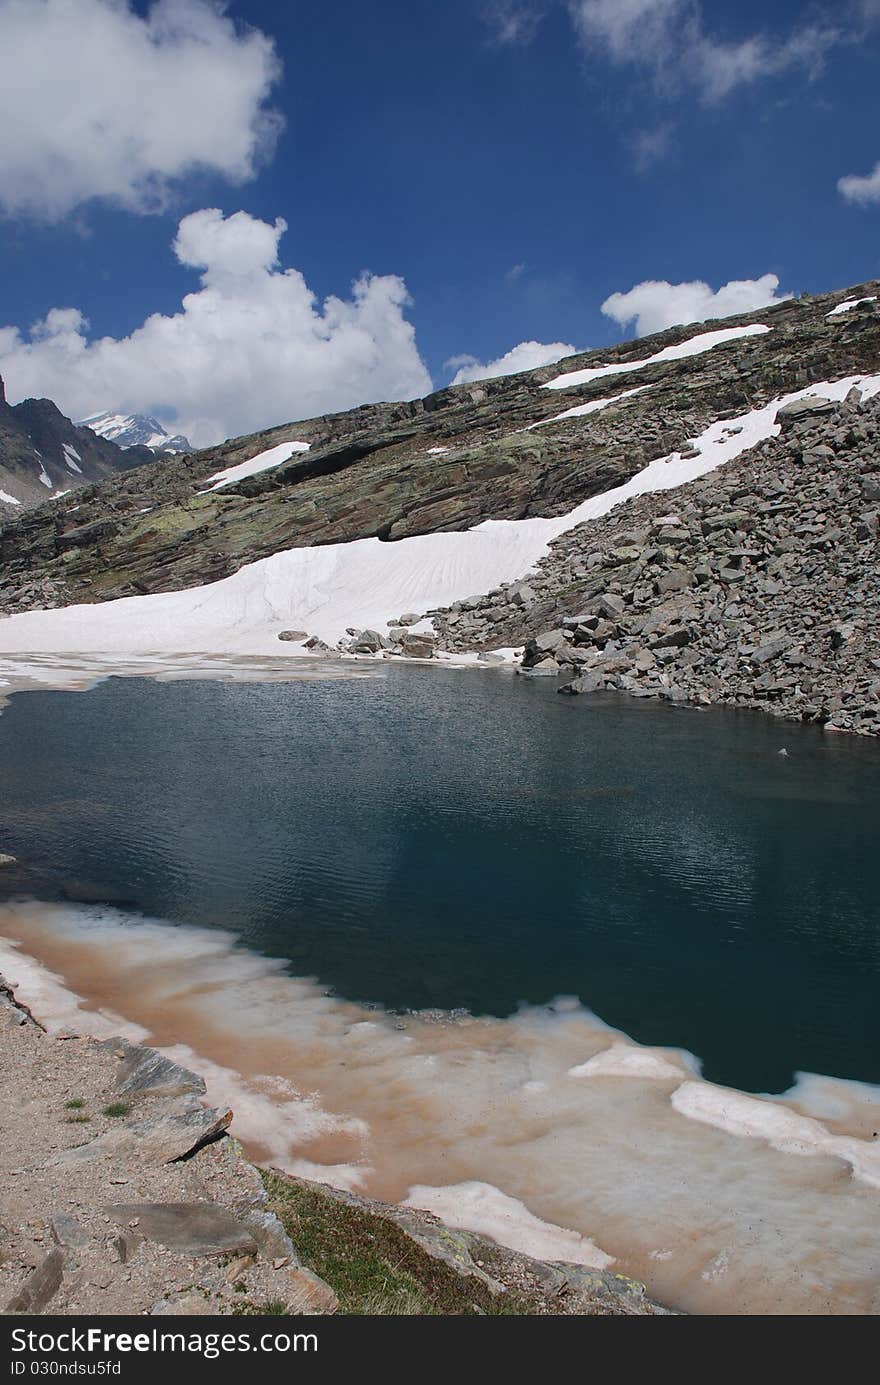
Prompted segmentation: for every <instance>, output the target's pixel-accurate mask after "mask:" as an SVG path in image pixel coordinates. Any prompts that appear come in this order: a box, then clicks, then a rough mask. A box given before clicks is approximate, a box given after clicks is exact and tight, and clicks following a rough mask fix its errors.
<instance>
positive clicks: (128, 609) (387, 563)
mask: <svg viewBox="0 0 880 1385" xmlns="http://www.w3.org/2000/svg"><path fill="white" fill-rule="evenodd" d="M854 385H855V386H858V387H859V388H860V389H861V391H862V395H863V397H871V396H872V395H875V394H878V393H880V375H873V376H863V375H851V376H847V377H846V378H845V379H842V380H836V381H833V382H819V383H816V384H813V385H809V386H807V387H806V388H805V389H802V390H798V391H796V392H795V393H793V394H788V395H783V396H782V397H781V398H779V399H776V400H774V401H772V403H770V404H767V405H766V406H765V407H764V408H762V409H754V410H751V411H750V412H748V413H745V414H741V415H740V416H739V417H738V418H733V419H723V420H719V421H717V422H715V423H713V424H711V425H710V426H709V427H708V428H707V429H706V430H705V432H704V433H702V434H701V435H700V436H699V437H698V438H694V439H692V440H691V446H692V447H693V449H694V455H693V456H689V457H686V458H685V457H682V455H681V453H679V452H673V453H671V454H670V455H669V456H667V457H660V458H657V459H656V460H655V461H653V462H650V463H649V465H648V466H646V467H645V468H644V469H643V470H642V471H640V472H638V474H637V475H635V476H633V477H632V478H631V479H630V480H629V481H627V482H625V483H624V484H623V485H621V486H616V487H614V489H612V490H609V491H606V492H605V493H604V494H603V495H597V496H593V497H592V498H591V499H589V500H586V501H584V502H583V504H581V505H578V506H577V507H576V508H575V509H574V510H571V511H570V512H569V513H568V514H567V515H561V516H558V517H556V518H552V519H537V518H536V519H524V520H486V521H484V523H482V524H480V525H478V526H477V527H476V528H474V529H469V530H465V531H462V532H452V533H437V534H423V535H418V536H416V537H413V538H407V539H401V540H399V541H398V542H396V543H382V542H381V541H380V540H379V539H376V538H370V539H358V540H355V541H354V542H351V543H338V544H323V545H320V546H318V547H314V548H291V549H287V550H286V551H284V552H280V553H276V554H274V555H273V556H272V557H270V558H263V559H260V560H259V561H258V562H255V563H250V564H248V565H247V566H245V567H243V568H241V569H240V570H239V571H238V572H237V573H234V574H233V576H231V577H227V578H224V579H223V580H221V581H219V582H213V583H211V584H210V585H208V586H204V587H193V588H190V589H189V590H187V591H180V592H164V593H160V594H156V595H153V596H133V597H123V598H121V599H119V600H117V601H108V602H104V603H101V604H97V605H85V606H68V607H64V608H62V609H57V610H52V611H28V612H23V613H22V614H20V615H14V616H8V617H6V618H5V619H4V620H0V652H2V653H12V654H23V653H37V652H42V653H52V654H58V653H69V652H77V653H80V654H96V653H97V654H134V653H139V654H157V653H163V652H164V653H169V652H175V653H183V652H187V653H191V654H195V653H201V652H204V653H212V654H249V655H261V656H262V655H267V654H274V655H276V656H288V657H297V656H300V657H302V656H303V655H305V651H303V650H302V649H300V648H299V647H298V646H296V645H291V644H283V643H281V642H279V640H278V634H279V632H280V631H282V630H286V629H297V630H307V631H308V632H309V633H310V634H313V635H318V636H319V637H320V638H321V639H323V640H324V641H326V643H327V644H329V645H331V646H333V645H335V644H337V643H338V641H339V640H340V639H341V638H342V636H343V635H344V634H345V631H346V629H347V627H349V626H354V627H356V628H358V629H365V628H370V629H375V630H381V629H382V628H383V626H384V625H385V624H386V623H387V621H388V619H389V617H393V615H394V614H395V612H398V611H402V610H412V611H426V610H430V609H433V608H435V607H443V606H448V605H450V604H451V603H452V602H453V601H455V600H459V599H462V598H464V597H468V596H472V595H473V594H474V593H475V592H486V591H490V590H492V588H494V587H497V586H500V585H501V584H502V583H503V582H512V581H515V580H517V579H518V578H521V577H523V575H524V574H526V573H528V572H529V571H530V570H531V569H532V568H533V567H534V565H535V563H536V562H537V561H538V560H539V559H540V558H542V557H544V556H545V554H546V553H547V551H548V546H549V544H550V543H551V542H552V541H553V540H554V539H556V538H558V537H559V535H560V534H563V533H565V532H567V531H568V530H569V529H573V528H574V527H575V526H576V525H579V524H583V523H585V522H586V521H587V520H591V519H596V518H598V517H599V516H601V515H605V514H607V513H608V511H609V510H612V509H613V508H614V507H615V506H616V505H620V504H622V503H623V502H624V501H626V500H630V499H631V498H632V497H634V496H638V495H646V494H650V493H653V492H657V491H664V490H672V489H674V488H675V487H676V486H680V485H683V484H684V483H685V482H688V481H693V480H695V479H696V478H697V477H699V476H703V475H705V474H706V473H707V472H709V471H713V470H714V469H715V468H716V467H719V466H721V465H722V464H723V463H724V462H727V461H730V460H731V459H733V458H734V457H738V456H739V455H740V453H742V452H744V451H746V450H747V449H748V448H750V447H753V446H754V445H755V444H756V443H759V442H761V441H763V440H764V439H765V438H770V437H773V436H775V435H776V434H777V433H778V432H779V425H778V424H777V422H776V415H777V413H778V411H779V409H780V408H781V407H782V406H783V405H785V404H789V403H791V402H792V401H794V400H796V399H803V398H806V397H807V396H812V395H820V396H822V397H824V398H827V399H835V400H842V399H844V398H845V397H846V395H847V394H848V393H849V391H850V389H851V388H852V387H853V386H854ZM305 657H308V656H307V655H305ZM461 661H462V662H474V658H473V656H472V657H471V658H470V659H462V660H461Z"/></svg>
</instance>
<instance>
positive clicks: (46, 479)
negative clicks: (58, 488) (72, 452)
mask: <svg viewBox="0 0 880 1385" xmlns="http://www.w3.org/2000/svg"><path fill="white" fill-rule="evenodd" d="M34 450H35V452H36V449H34ZM36 456H37V460H38V461H39V463H40V481H41V483H42V484H43V485H44V486H45V487H46V488H47V490H51V489H52V477H51V476H50V475H49V473H48V471H47V470H46V468H45V466H44V465H43V458H42V457H41V456H40V454H39V452H36Z"/></svg>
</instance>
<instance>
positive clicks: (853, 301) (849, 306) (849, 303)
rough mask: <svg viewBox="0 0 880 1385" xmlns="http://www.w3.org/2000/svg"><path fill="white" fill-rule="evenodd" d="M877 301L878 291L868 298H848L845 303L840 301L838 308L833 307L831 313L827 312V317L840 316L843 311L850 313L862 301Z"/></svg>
mask: <svg viewBox="0 0 880 1385" xmlns="http://www.w3.org/2000/svg"><path fill="white" fill-rule="evenodd" d="M876 302H877V295H876V293H873V294H870V295H869V296H868V297H867V298H847V299H846V300H845V301H844V302H843V303H838V305H837V307H836V308H832V309H831V312H830V313H826V314H825V317H826V318H829V317H839V316H840V314H841V313H849V312H852V310H853V308H857V307H858V306H859V304H860V303H876Z"/></svg>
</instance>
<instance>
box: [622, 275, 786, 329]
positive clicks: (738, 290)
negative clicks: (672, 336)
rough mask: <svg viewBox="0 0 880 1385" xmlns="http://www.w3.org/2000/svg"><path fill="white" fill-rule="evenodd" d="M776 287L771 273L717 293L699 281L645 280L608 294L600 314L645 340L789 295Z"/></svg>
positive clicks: (737, 281) (736, 281)
mask: <svg viewBox="0 0 880 1385" xmlns="http://www.w3.org/2000/svg"><path fill="white" fill-rule="evenodd" d="M778 288H779V279H778V278H777V276H776V275H775V274H762V275H761V278H760V279H731V280H730V282H729V283H727V284H722V286H721V288H720V289H717V290H713V289H712V288H710V286H709V285H708V284H706V283H704V282H703V281H702V280H701V279H694V280H692V281H691V282H690V283H684V284H670V283H669V282H668V281H667V280H666V279H659V280H658V279H646V280H644V281H643V282H642V283H641V284H636V285H635V287H634V288H631V289H630V290H629V292H628V293H612V294H611V296H610V297H609V298H606V299H605V302H604V303H603V304H602V311H603V313H604V314H605V316H606V317H610V318H613V319H614V321H615V322H619V323H620V325H621V327H628V326H629V324H630V323H631V322H634V323H635V324H636V333H637V335H638V336H640V337H646V336H649V335H650V334H651V332H662V331H663V330H664V329H665V328H666V327H675V326H677V325H678V324H679V323H684V322H706V321H708V320H709V319H711V318H716V317H733V316H735V315H736V314H737V313H747V312H750V311H751V310H752V309H753V308H766V307H768V306H769V305H770V304H771V303H782V302H784V301H785V299H787V298H790V297H791V294H790V293H782V294H778V293H777V292H776V290H777V289H778Z"/></svg>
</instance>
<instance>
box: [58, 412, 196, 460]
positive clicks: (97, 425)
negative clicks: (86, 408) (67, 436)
mask: <svg viewBox="0 0 880 1385" xmlns="http://www.w3.org/2000/svg"><path fill="white" fill-rule="evenodd" d="M79 427H81V428H91V430H92V432H93V433H97V434H98V436H99V437H102V438H108V439H109V441H110V442H115V443H116V445H117V447H149V448H150V450H151V451H153V452H192V450H193V449H192V445H191V444H190V441H189V439H188V438H185V437H184V436H183V434H182V433H177V434H175V435H174V436H171V435H170V434H169V433H168V430H167V429H166V428H163V426H162V424H161V423H160V422H159V421H158V419H155V418H149V417H148V416H147V415H146V414H115V413H111V412H110V411H109V410H105V412H104V413H99V414H92V415H91V416H90V417H89V418H84V419H82V420H81V422H80V424H79Z"/></svg>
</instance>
